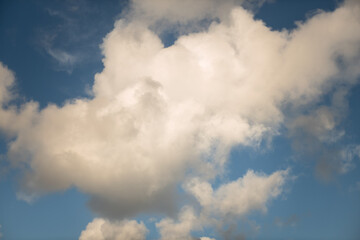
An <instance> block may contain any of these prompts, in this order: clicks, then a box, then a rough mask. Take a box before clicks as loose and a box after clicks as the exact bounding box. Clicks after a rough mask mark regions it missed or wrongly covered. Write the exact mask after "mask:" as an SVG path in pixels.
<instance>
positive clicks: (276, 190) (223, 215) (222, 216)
mask: <svg viewBox="0 0 360 240" xmlns="http://www.w3.org/2000/svg"><path fill="white" fill-rule="evenodd" d="M288 172H289V171H288V170H284V171H277V172H274V173H273V174H271V175H269V176H268V175H265V174H263V173H255V172H254V171H252V170H249V171H248V172H247V173H246V174H245V175H244V176H243V177H242V178H239V179H238V180H236V181H233V182H229V183H225V184H223V185H221V186H220V187H219V188H218V189H216V190H214V189H213V188H212V186H211V185H210V184H209V183H208V182H203V181H201V180H199V179H192V180H189V182H188V183H186V184H185V186H184V189H185V190H186V191H187V192H189V193H190V194H192V195H193V196H194V197H195V198H196V199H197V201H198V202H199V203H200V205H201V210H200V213H199V214H196V212H195V211H194V209H193V208H192V207H190V206H186V207H184V208H183V209H182V210H181V212H180V215H179V217H178V220H177V221H175V220H174V219H171V218H165V219H163V220H161V221H160V222H159V223H157V224H156V226H157V228H158V229H159V232H160V234H161V239H181V240H191V239H194V238H193V237H192V236H191V233H192V232H193V231H199V230H201V229H203V228H204V227H209V226H211V227H214V226H216V227H217V228H218V229H221V228H222V225H225V224H226V223H227V222H231V223H234V221H233V219H237V218H240V217H244V216H246V215H247V214H249V213H250V212H252V211H256V210H258V211H263V212H265V211H266V206H267V204H268V202H269V201H270V200H271V199H273V198H275V197H277V196H278V195H279V194H281V193H282V192H283V186H284V184H285V182H286V180H287V178H288V176H289V173H288ZM201 239H208V238H205V237H204V238H201Z"/></svg>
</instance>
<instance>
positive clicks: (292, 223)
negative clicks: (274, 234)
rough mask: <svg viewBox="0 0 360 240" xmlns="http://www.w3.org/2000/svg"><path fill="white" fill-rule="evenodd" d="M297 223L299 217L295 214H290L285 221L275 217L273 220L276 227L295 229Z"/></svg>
mask: <svg viewBox="0 0 360 240" xmlns="http://www.w3.org/2000/svg"><path fill="white" fill-rule="evenodd" d="M298 222H299V217H298V216H297V215H296V214H292V215H290V216H289V217H287V218H285V219H281V218H279V217H276V218H275V220H274V223H275V225H276V226H278V227H287V226H291V227H295V226H296V225H297V224H298Z"/></svg>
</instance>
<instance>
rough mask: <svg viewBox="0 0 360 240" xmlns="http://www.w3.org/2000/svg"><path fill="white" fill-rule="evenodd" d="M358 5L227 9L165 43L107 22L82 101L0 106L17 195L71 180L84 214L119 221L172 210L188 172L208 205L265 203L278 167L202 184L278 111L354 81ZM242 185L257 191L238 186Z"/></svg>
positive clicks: (3, 85)
mask: <svg viewBox="0 0 360 240" xmlns="http://www.w3.org/2000/svg"><path fill="white" fill-rule="evenodd" d="M211 2H213V1H211ZM137 3H138V2H137V1H135V4H137ZM144 4H145V3H144ZM217 4H219V3H217ZM165 6H166V5H165ZM359 12H360V10H359V6H358V5H355V4H354V5H352V4H350V3H347V4H345V5H343V6H341V7H339V8H338V9H337V10H335V11H334V12H322V13H318V14H317V15H315V16H313V17H312V18H311V19H309V20H308V21H307V22H305V23H302V24H299V26H298V28H297V29H295V30H293V31H292V32H287V31H285V30H284V31H282V32H278V31H272V30H271V29H269V28H268V27H266V26H265V24H264V23H263V22H261V21H257V20H254V18H253V15H252V14H251V13H249V12H248V11H246V10H244V9H243V8H241V7H235V8H233V9H232V10H231V14H230V16H229V20H228V21H220V22H214V23H213V24H211V26H210V27H209V29H208V30H207V31H203V32H200V33H193V34H188V35H186V36H182V37H180V38H179V39H178V40H177V41H176V43H175V44H174V45H172V46H170V47H167V48H165V47H164V46H163V44H162V42H161V40H160V38H159V37H158V36H157V35H156V34H155V33H154V32H152V31H151V30H150V29H149V28H148V27H147V24H145V23H142V22H141V21H136V22H131V21H130V22H129V21H124V20H119V21H117V22H116V24H115V27H114V30H113V31H112V32H110V33H109V34H108V35H107V36H106V37H105V39H104V43H103V45H102V50H103V54H104V59H103V63H104V69H103V71H102V72H101V73H98V74H97V75H96V76H95V83H94V86H93V89H92V90H93V93H94V97H93V98H92V99H73V100H70V101H68V102H66V103H64V104H63V105H62V106H55V105H52V104H50V105H49V106H47V107H45V108H44V109H41V110H39V109H38V106H37V104H36V103H32V102H29V103H27V104H25V105H23V106H21V107H20V108H16V107H15V106H6V107H3V108H1V115H2V117H1V118H0V129H1V130H2V131H3V132H6V133H7V134H8V135H9V136H11V139H12V141H11V142H9V145H8V146H9V150H8V156H9V159H10V161H11V162H12V164H14V165H16V166H20V167H21V168H22V170H23V172H24V174H23V179H22V181H21V189H20V191H21V192H22V194H25V195H30V196H32V195H34V194H35V195H36V194H38V195H41V194H45V193H49V192H53V191H60V190H65V189H68V188H70V187H72V186H75V187H77V188H78V189H80V190H81V191H82V192H84V193H87V194H89V195H90V196H91V197H92V198H91V200H90V206H91V207H92V209H93V210H95V211H96V212H98V213H100V214H102V215H106V216H107V217H110V218H124V217H127V216H134V215H136V214H137V213H140V212H144V211H158V212H171V211H174V201H175V200H174V198H175V196H176V195H175V194H176V193H175V191H176V186H177V184H179V183H181V182H183V181H184V179H189V178H193V177H196V178H198V179H200V180H199V181H200V183H199V184H200V185H199V186H198V187H199V188H200V190H201V191H204V192H203V194H201V195H198V194H196V191H195V190H194V189H193V190H191V191H193V193H194V194H196V196H197V198H198V200H199V202H200V203H201V204H202V205H203V206H204V208H205V209H209V211H215V210H213V209H212V208H213V207H211V206H213V204H214V203H216V204H219V205H218V210H217V211H220V212H221V213H224V214H225V215H226V214H229V213H232V212H233V213H234V214H237V215H242V214H245V213H246V212H247V211H248V210H249V209H253V210H263V209H265V205H264V204H265V203H266V202H267V200H268V199H269V198H271V197H275V196H277V195H278V194H279V193H280V186H281V185H282V183H283V182H282V181H283V180H282V179H283V177H284V172H277V173H276V174H274V175H270V176H268V177H265V176H259V175H257V174H255V173H253V172H248V174H247V175H246V176H245V177H244V178H243V179H240V180H238V181H236V182H233V183H230V184H227V185H225V186H223V187H220V188H219V189H218V190H216V191H215V192H214V190H213V189H212V188H211V186H209V184H208V183H206V182H208V181H210V180H211V179H213V178H216V177H217V176H218V175H219V174H222V173H223V170H224V164H225V163H226V161H227V158H228V153H229V151H230V150H231V148H232V147H234V146H237V145H240V144H241V145H251V146H252V145H257V144H259V142H261V141H262V140H263V139H264V138H265V137H271V136H273V135H275V134H277V132H278V129H279V127H280V126H282V124H283V123H284V119H285V118H286V116H285V114H284V111H283V109H284V107H290V108H295V109H296V108H299V107H301V106H305V105H306V104H309V103H312V102H314V101H316V100H317V99H318V98H319V97H320V96H322V95H323V94H325V93H327V92H328V91H329V90H330V89H332V88H333V86H335V85H334V84H335V83H336V82H337V81H341V83H342V84H344V85H351V84H353V83H354V82H355V79H356V77H357V76H359V73H360V67H359V66H360V61H359V59H360V51H359V48H358V46H359V44H360V32H359V31H356V29H360V14H359ZM161 14H162V13H161ZM189 14H190V13H189ZM194 14H195V13H194ZM165 17H166V16H165ZM329 26H331V28H329ZM0 72H1V75H0V77H1V79H0V94H1V95H0V101H1V103H2V105H3V106H5V104H6V103H7V101H8V99H9V98H10V96H11V93H10V92H9V91H7V89H8V88H9V87H10V86H11V84H12V82H13V79H14V77H13V75H12V74H11V72H9V71H8V70H7V69H6V68H5V67H3V66H1V67H0ZM340 76H341V79H340V78H339V77H340ZM324 116H325V118H327V120H329V121H328V123H329V124H330V125H328V126H330V128H331V121H330V120H331V118H330V115H329V114H327V113H326V111H319V112H318V115H316V117H315V118H316V119H317V118H319V119H323V118H324ZM310 120H311V119H310ZM306 121H307V120H306ZM306 121H305V122H306ZM300 122H301V121H300ZM310 122H311V121H310ZM318 129H319V130H318V131H319V133H323V129H322V128H321V127H319V128H318ZM189 169H191V171H187V170H189ZM252 185H255V186H259V189H261V190H262V191H260V190H259V191H255V190H252V191H250V190H249V189H251V187H250V188H249V186H252ZM255 189H256V188H255ZM23 196H24V195H23ZM235 196H239V197H240V199H241V200H242V201H244V205H237V204H235V201H234V198H235ZM245 203H246V204H245ZM189 216H190V215H189ZM185 219H191V217H189V218H187V217H186V218H185ZM163 224H164V223H163ZM159 226H161V224H160V225H159ZM177 226H179V227H174V228H173V230H171V231H177V229H178V228H187V225H186V224H180V225H177ZM164 231H165V230H164ZM164 234H165V233H164Z"/></svg>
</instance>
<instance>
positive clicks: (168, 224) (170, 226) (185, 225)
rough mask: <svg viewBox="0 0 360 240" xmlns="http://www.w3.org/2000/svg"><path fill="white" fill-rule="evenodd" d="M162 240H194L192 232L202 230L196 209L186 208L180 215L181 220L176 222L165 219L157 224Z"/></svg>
mask: <svg viewBox="0 0 360 240" xmlns="http://www.w3.org/2000/svg"><path fill="white" fill-rule="evenodd" d="M156 227H157V228H158V229H159V232H160V235H161V239H162V240H193V239H194V238H193V237H191V234H190V233H191V231H193V230H197V229H201V223H200V221H199V219H198V218H197V216H196V214H195V212H194V209H192V208H191V207H189V206H186V207H184V208H183V209H182V210H181V212H180V215H179V220H178V221H174V220H173V219H170V218H165V219H163V220H161V221H160V222H159V223H157V224H156Z"/></svg>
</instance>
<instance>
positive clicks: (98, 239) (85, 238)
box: [79, 218, 148, 240]
mask: <svg viewBox="0 0 360 240" xmlns="http://www.w3.org/2000/svg"><path fill="white" fill-rule="evenodd" d="M147 232H148V230H147V228H146V227H145V225H144V224H143V223H138V222H136V221H127V220H124V221H121V222H110V221H109V220H106V219H103V218H95V219H94V220H93V221H92V222H90V223H89V224H88V225H87V227H86V229H85V230H84V231H82V233H81V235H80V238H79V240H125V239H126V240H145V236H146V233H147Z"/></svg>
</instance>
